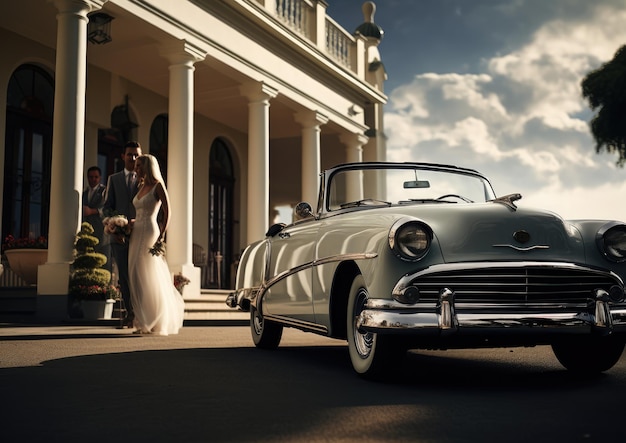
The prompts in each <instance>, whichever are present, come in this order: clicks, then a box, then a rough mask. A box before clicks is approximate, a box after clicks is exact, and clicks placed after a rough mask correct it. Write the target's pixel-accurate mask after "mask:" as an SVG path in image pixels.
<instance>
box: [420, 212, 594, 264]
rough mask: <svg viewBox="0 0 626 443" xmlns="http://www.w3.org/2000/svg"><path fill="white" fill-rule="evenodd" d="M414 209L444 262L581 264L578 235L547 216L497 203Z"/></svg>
mask: <svg viewBox="0 0 626 443" xmlns="http://www.w3.org/2000/svg"><path fill="white" fill-rule="evenodd" d="M414 211H415V212H414V215H415V216H416V217H417V218H420V219H421V220H423V221H424V222H426V223H427V224H428V225H429V226H431V228H432V229H433V232H434V236H435V238H436V241H437V243H438V244H439V247H440V249H441V253H442V255H443V258H444V260H445V261H446V262H460V261H475V260H485V259H487V260H525V259H528V260H566V261H577V262H581V261H583V260H584V245H583V242H582V238H581V236H580V233H579V232H578V231H577V230H576V229H575V228H574V227H573V226H571V225H570V224H568V223H567V222H565V221H564V220H563V219H562V218H561V217H559V216H558V215H556V214H554V213H552V212H548V211H541V210H533V209H527V208H517V209H512V208H509V207H507V206H506V205H502V204H497V203H484V204H482V203H481V204H468V205H464V204H455V205H445V206H443V205H441V204H440V205H436V206H434V205H422V206H420V207H415V208H414Z"/></svg>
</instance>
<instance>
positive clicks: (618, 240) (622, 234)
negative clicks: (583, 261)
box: [596, 223, 626, 262]
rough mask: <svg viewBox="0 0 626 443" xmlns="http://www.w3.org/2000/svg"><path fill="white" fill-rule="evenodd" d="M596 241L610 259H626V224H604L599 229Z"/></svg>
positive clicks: (620, 260) (617, 260)
mask: <svg viewBox="0 0 626 443" xmlns="http://www.w3.org/2000/svg"><path fill="white" fill-rule="evenodd" d="M596 243H597V245H598V248H600V251H601V252H602V253H603V254H604V255H605V256H606V258H608V259H609V260H612V261H615V262H623V261H626V225H623V224H621V223H620V224H618V223H610V224H607V225H605V226H603V227H602V228H601V229H600V230H599V231H598V234H597V236H596Z"/></svg>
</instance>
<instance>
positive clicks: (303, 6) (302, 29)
mask: <svg viewBox="0 0 626 443" xmlns="http://www.w3.org/2000/svg"><path fill="white" fill-rule="evenodd" d="M258 1H259V2H260V3H262V4H264V5H265V6H266V7H270V5H272V4H274V5H275V7H276V17H277V19H278V20H280V21H281V22H282V23H284V24H285V25H286V26H288V27H289V28H290V29H291V30H293V31H294V32H296V33H298V34H300V35H301V36H303V37H305V38H306V39H308V40H310V41H311V42H313V43H314V44H315V45H316V46H317V47H318V48H320V49H321V50H322V51H325V53H326V54H327V55H328V56H329V57H330V58H332V59H333V60H334V61H335V62H337V63H338V64H340V65H341V66H344V67H345V68H348V69H349V70H351V71H352V72H354V73H356V72H357V61H356V49H355V48H356V40H355V38H354V37H353V36H352V35H351V34H350V33H349V32H347V31H346V30H345V29H343V28H342V27H341V26H340V25H339V24H337V22H335V21H334V20H333V19H332V18H330V17H329V16H327V15H326V14H324V16H323V17H321V13H322V12H324V11H325V8H319V7H317V2H314V1H312V0H272V1H268V0H258ZM318 14H320V17H318ZM322 29H323V32H318V30H320V31H321V30H322Z"/></svg>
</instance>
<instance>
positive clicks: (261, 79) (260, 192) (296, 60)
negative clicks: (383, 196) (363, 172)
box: [0, 0, 386, 317]
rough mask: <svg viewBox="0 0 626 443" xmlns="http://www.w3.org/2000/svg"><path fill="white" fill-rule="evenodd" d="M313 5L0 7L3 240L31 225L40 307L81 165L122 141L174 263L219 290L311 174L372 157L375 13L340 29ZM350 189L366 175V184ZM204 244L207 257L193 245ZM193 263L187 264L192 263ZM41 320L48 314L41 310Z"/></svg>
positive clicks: (64, 250)
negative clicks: (157, 170)
mask: <svg viewBox="0 0 626 443" xmlns="http://www.w3.org/2000/svg"><path fill="white" fill-rule="evenodd" d="M327 6H328V5H327V3H326V2H325V1H324V0H108V1H107V0H20V1H19V2H17V1H12V2H2V3H1V4H0V41H2V47H3V51H2V52H0V95H2V97H3V98H4V102H5V103H6V104H7V105H6V107H3V108H2V110H0V136H2V139H3V140H4V141H5V143H4V144H3V147H2V148H0V149H2V152H0V158H1V159H2V160H3V167H2V168H0V186H1V187H2V192H1V193H0V195H1V198H2V204H1V205H0V208H1V209H0V210H1V211H2V238H5V237H6V236H7V235H9V234H11V235H13V236H15V237H25V236H31V237H32V236H39V235H44V236H47V238H48V259H47V262H46V263H45V264H44V265H42V266H40V267H39V272H38V277H37V294H38V300H37V306H38V308H37V310H38V313H39V311H41V313H42V314H43V313H48V314H49V315H50V316H52V317H54V316H60V315H63V314H64V313H62V311H63V310H64V303H66V298H64V297H66V294H67V286H68V275H69V266H70V265H69V264H70V263H71V261H72V260H73V257H72V249H73V238H74V235H75V234H76V232H77V231H78V229H79V227H80V221H81V194H82V191H83V189H84V187H85V172H86V170H87V168H88V167H89V166H92V165H98V166H100V167H101V169H102V171H103V182H104V183H106V178H107V176H108V175H110V174H112V173H113V172H116V171H118V170H120V169H121V168H123V164H122V163H121V153H122V146H123V144H124V142H125V141H127V140H137V141H139V142H140V143H141V145H142V146H143V150H144V152H146V153H151V154H153V155H155V156H156V157H157V158H158V159H159V162H160V164H161V167H162V169H163V172H164V177H165V178H166V181H167V187H168V190H169V192H170V197H171V201H172V203H171V206H172V208H171V209H172V217H171V223H170V228H169V230H168V234H167V244H168V262H169V265H170V270H171V271H172V272H173V273H178V272H182V273H183V274H184V275H185V276H188V277H189V278H190V279H191V283H190V284H189V286H188V287H186V288H185V297H194V296H196V295H199V294H200V288H201V287H214V288H223V289H228V288H231V287H232V285H233V282H234V273H235V268H236V262H237V256H238V254H239V253H240V252H241V250H242V249H243V248H244V247H245V246H246V245H247V244H248V243H250V242H252V241H255V240H258V239H260V238H262V237H264V234H265V232H266V231H267V229H268V227H269V225H270V224H272V223H273V222H274V221H277V220H279V221H284V222H289V221H290V219H289V217H290V215H289V214H290V209H291V208H293V207H294V206H295V204H297V203H298V202H299V201H308V202H310V203H311V205H312V206H313V207H315V206H316V201H317V192H318V176H319V172H320V171H321V170H322V169H324V168H326V167H330V166H332V165H334V164H337V163H343V162H347V161H374V160H384V159H385V141H384V131H383V125H382V113H383V105H384V103H385V102H386V96H385V94H384V89H383V85H384V80H385V77H386V74H385V71H384V67H383V65H382V63H381V58H380V54H379V51H378V43H379V42H380V38H381V34H380V32H379V31H380V28H378V27H377V26H376V25H375V24H374V22H373V16H374V11H375V6H374V5H373V3H372V2H366V3H365V4H364V6H363V11H355V15H357V14H359V15H360V14H361V13H362V14H363V19H364V24H363V25H361V26H360V27H359V28H357V29H358V30H357V31H355V32H354V33H352V32H348V31H346V30H345V29H343V28H342V27H341V26H340V25H338V24H337V23H336V22H335V21H334V20H333V19H332V18H331V17H330V16H328V15H327V13H326V10H327ZM364 186H381V187H382V184H377V183H365V184H364ZM197 251H201V252H204V255H203V257H205V260H204V263H205V264H204V265H203V264H199V263H198V262H199V260H198V259H197V258H196V256H197V254H195V252H197ZM199 266H201V267H199ZM44 315H45V314H44Z"/></svg>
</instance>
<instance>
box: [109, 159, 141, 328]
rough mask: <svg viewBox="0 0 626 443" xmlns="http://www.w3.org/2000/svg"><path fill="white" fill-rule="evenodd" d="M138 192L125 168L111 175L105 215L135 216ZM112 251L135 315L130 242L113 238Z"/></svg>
mask: <svg viewBox="0 0 626 443" xmlns="http://www.w3.org/2000/svg"><path fill="white" fill-rule="evenodd" d="M136 194H137V186H135V188H134V189H133V190H132V191H130V192H129V189H128V185H127V184H126V175H125V173H124V170H121V171H120V172H116V173H115V174H112V175H111V176H109V180H108V183H107V188H106V198H105V201H104V207H103V208H102V211H103V214H104V216H105V217H106V216H109V215H114V214H116V215H125V216H126V218H128V220H129V221H130V219H132V218H135V207H134V206H133V198H134V197H135V195H136ZM111 253H112V255H113V258H114V260H115V263H116V264H117V271H118V273H119V276H118V277H119V282H120V290H121V291H122V298H123V299H124V305H125V306H126V310H127V313H128V316H129V317H131V318H132V317H133V316H134V314H133V307H132V303H131V301H130V288H129V286H128V242H125V243H119V242H118V241H117V240H115V239H114V238H111Z"/></svg>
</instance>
